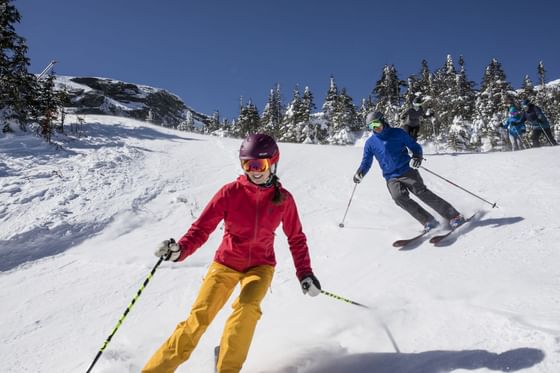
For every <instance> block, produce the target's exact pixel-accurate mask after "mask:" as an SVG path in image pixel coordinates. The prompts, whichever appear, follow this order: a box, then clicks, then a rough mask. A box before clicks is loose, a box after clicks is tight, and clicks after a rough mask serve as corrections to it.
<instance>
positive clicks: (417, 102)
mask: <svg viewBox="0 0 560 373" xmlns="http://www.w3.org/2000/svg"><path fill="white" fill-rule="evenodd" d="M422 104H423V102H422V99H421V98H420V97H416V98H414V100H412V105H413V106H417V107H419V106H422Z"/></svg>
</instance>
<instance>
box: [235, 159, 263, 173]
mask: <svg viewBox="0 0 560 373" xmlns="http://www.w3.org/2000/svg"><path fill="white" fill-rule="evenodd" d="M241 167H243V170H244V171H245V172H265V171H266V170H268V168H269V167H270V160H269V159H267V158H263V159H244V160H242V161H241Z"/></svg>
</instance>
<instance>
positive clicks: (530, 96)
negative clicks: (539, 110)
mask: <svg viewBox="0 0 560 373" xmlns="http://www.w3.org/2000/svg"><path fill="white" fill-rule="evenodd" d="M535 95H536V93H535V85H534V84H533V81H532V80H531V78H530V77H529V75H528V74H525V76H524V77H523V82H522V83H521V94H520V98H521V99H527V100H529V101H534V100H535Z"/></svg>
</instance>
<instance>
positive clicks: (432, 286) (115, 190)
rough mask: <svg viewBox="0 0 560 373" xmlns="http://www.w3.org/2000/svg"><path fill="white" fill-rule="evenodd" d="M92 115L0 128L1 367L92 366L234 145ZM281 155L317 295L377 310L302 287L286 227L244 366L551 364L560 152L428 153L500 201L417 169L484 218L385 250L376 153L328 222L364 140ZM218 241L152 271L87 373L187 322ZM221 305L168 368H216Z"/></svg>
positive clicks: (557, 356)
mask: <svg viewBox="0 0 560 373" xmlns="http://www.w3.org/2000/svg"><path fill="white" fill-rule="evenodd" d="M86 118H87V122H88V123H87V124H86V126H85V136H83V137H80V138H77V137H74V136H63V135H57V136H56V138H55V140H56V143H57V144H58V147H57V146H54V145H46V144H45V143H43V142H42V141H41V140H39V139H38V138H35V137H32V136H19V137H18V136H16V137H15V138H14V137H9V138H8V137H0V155H1V156H2V157H1V159H0V224H1V227H2V229H1V231H0V256H1V258H2V260H1V262H0V312H1V314H2V315H3V317H2V319H0V331H1V333H0V343H1V345H2V347H1V349H0V361H1V362H2V363H1V364H0V371H2V372H7V373H23V372H33V373H36V372H47V373H50V372H53V373H54V372H56V373H59V372H62V373H65V372H68V373H70V372H72V373H74V372H77V371H85V370H86V369H87V367H88V366H89V364H90V362H91V361H92V359H93V357H94V356H95V354H96V353H97V351H98V350H99V348H100V347H101V345H102V343H103V341H104V340H105V338H106V337H107V336H108V335H109V334H110V332H111V330H112V329H113V327H114V326H115V324H116V322H117V320H118V318H119V317H120V315H121V314H122V312H123V311H124V310H125V308H126V306H127V305H128V304H129V302H130V301H131V299H132V297H133V296H134V294H136V292H137V290H138V288H139V287H140V286H141V285H142V283H143V281H144V279H145V278H146V276H147V274H148V273H149V271H150V270H151V268H152V267H153V265H154V264H155V262H156V260H157V258H155V257H154V256H153V255H152V251H153V248H154V246H155V245H156V244H157V242H159V241H161V240H163V239H166V238H169V237H175V238H178V237H179V236H180V235H181V234H183V233H184V232H185V231H186V229H187V228H188V226H189V225H190V223H192V221H194V219H196V217H197V216H198V215H199V213H200V211H201V209H202V208H203V207H204V206H205V204H206V203H207V202H208V201H209V199H210V198H211V197H212V195H213V194H214V193H215V192H216V191H217V190H218V188H219V187H221V186H222V185H223V184H225V183H226V182H229V181H232V180H233V179H234V178H235V177H236V176H237V175H238V174H239V173H240V169H239V161H238V159H237V151H238V147H239V143H240V140H237V139H227V138H219V137H209V136H202V135H196V134H190V133H181V132H176V131H173V130H169V129H165V128H161V127H156V126H152V125H149V124H146V123H143V122H138V121H135V120H130V119H123V118H117V117H109V116H86ZM73 119H74V118H72V116H69V118H68V120H69V121H72V120H73ZM427 148H429V147H427ZM280 149H281V154H282V155H281V159H280V163H279V175H280V178H281V181H282V182H283V183H284V184H285V185H286V187H287V188H288V189H289V190H290V191H291V192H292V194H293V195H294V197H295V199H296V201H297V203H298V209H299V212H300V215H301V218H302V222H303V225H304V230H305V232H306V234H307V236H308V243H309V246H310V250H311V254H312V258H313V268H314V270H315V273H316V274H317V276H318V277H319V279H320V280H321V283H322V285H323V287H324V289H325V290H327V291H331V292H333V293H335V294H340V295H341V296H343V297H347V298H349V299H352V300H354V301H357V302H360V303H363V304H365V305H368V306H370V307H371V308H370V309H363V308H359V307H355V306H353V305H350V304H347V303H344V302H341V301H338V300H335V299H332V298H330V297H326V296H319V297H316V298H310V297H304V296H302V294H301V290H300V288H299V283H298V282H297V280H296V278H295V274H294V269H293V263H292V259H291V257H290V255H289V250H288V245H287V243H286V240H285V237H284V234H283V232H282V231H281V229H279V230H278V232H277V234H278V239H277V240H276V254H277V261H278V265H277V268H276V275H275V278H274V281H273V284H272V287H271V291H270V293H269V294H268V296H267V297H266V298H265V300H264V302H263V306H262V308H263V318H262V319H261V321H260V322H259V325H258V327H257V332H256V334H255V338H254V341H253V344H252V347H251V352H250V354H249V358H248V360H247V362H246V364H245V368H244V370H243V371H244V372H247V373H318V372H322V373H335V372H336V373H339V372H345V373H358V372H359V373H363V372H383V373H386V372H414V373H424V372H426V373H441V372H451V371H453V372H466V371H469V372H471V371H473V372H495V371H502V372H506V371H508V372H509V371H523V372H538V373H542V372H546V373H548V372H557V371H560V321H559V318H558V314H559V312H560V290H559V289H560V275H558V271H557V269H556V267H557V263H558V259H560V258H559V256H560V255H559V253H558V250H557V248H556V246H557V242H558V241H559V240H560V220H559V219H558V214H557V206H558V203H559V202H560V195H559V193H558V191H557V190H558V189H557V184H556V183H555V182H554V181H555V180H556V179H557V178H558V177H560V171H559V170H558V169H557V168H555V167H554V166H553V164H551V163H550V162H548V159H550V158H553V159H555V157H557V155H558V148H542V149H530V150H527V151H521V152H515V153H489V154H452V155H451V154H430V153H429V152H426V153H427V154H426V158H428V160H427V161H426V162H425V165H426V167H428V168H429V169H431V170H434V171H436V172H441V174H443V175H445V176H446V177H447V178H449V179H450V180H453V181H454V182H456V183H458V184H459V185H463V186H465V187H467V188H469V189H471V190H472V191H473V192H474V193H476V194H479V195H482V196H484V197H485V198H488V199H491V200H492V202H494V201H496V202H497V204H498V208H496V209H492V208H490V207H489V206H488V205H485V204H484V203H483V202H481V201H479V200H477V199H475V198H473V197H471V196H468V195H466V194H465V193H464V192H462V191H460V190H458V189H456V188H453V187H451V186H450V185H449V184H448V183H446V182H445V181H443V180H441V179H438V178H436V177H433V176H430V175H429V174H428V173H425V172H424V173H422V176H423V178H424V180H425V181H426V184H427V185H428V187H430V189H432V190H433V191H434V192H436V193H438V194H440V195H441V196H442V197H444V198H446V199H447V200H449V201H450V202H452V204H453V205H454V206H455V207H457V208H458V209H459V210H460V211H462V212H463V213H464V214H465V215H470V214H472V213H473V212H475V211H479V214H478V215H477V217H476V219H474V220H473V221H472V222H470V223H469V224H468V225H467V226H465V227H463V228H461V232H460V233H459V234H457V235H453V236H451V237H449V239H446V240H445V241H444V242H442V243H441V245H440V246H438V247H434V246H433V245H431V244H429V243H428V242H427V241H424V242H422V243H420V244H419V245H417V246H415V247H414V248H412V249H411V250H407V251H398V250H395V248H393V247H392V246H391V243H392V242H393V241H394V240H395V239H397V238H400V237H408V236H409V235H411V234H415V233H416V232H417V231H418V230H419V229H420V226H417V224H416V223H415V222H414V221H413V220H412V219H411V218H410V217H408V216H407V215H406V214H405V213H404V212H402V211H400V210H399V209H398V207H396V206H395V205H394V203H393V202H392V200H391V199H390V196H389V195H388V192H387V190H386V186H385V183H384V181H383V180H382V179H381V176H380V171H379V168H378V166H377V164H374V165H373V167H372V169H371V171H370V173H369V174H368V175H367V176H366V178H365V179H364V181H363V182H362V183H361V184H360V185H359V186H358V188H357V190H356V193H355V196H354V198H353V200H352V202H351V206H350V209H349V213H348V216H347V219H346V221H345V228H342V229H341V228H339V227H338V223H340V221H341V219H342V217H343V214H344V211H345V208H346V206H347V204H348V200H349V197H350V195H351V192H352V188H353V183H352V174H353V172H354V171H355V169H356V167H357V165H358V164H359V161H360V159H361V151H362V149H361V147H359V146H356V147H339V146H323V145H299V144H281V145H280ZM493 198H494V199H495V200H494V199H493ZM221 235H222V231H221V227H219V228H218V229H217V230H216V232H215V233H214V234H213V235H212V236H211V237H210V239H209V241H208V243H206V244H205V245H204V246H203V247H202V248H201V249H200V250H199V251H198V252H197V253H195V254H194V255H193V256H192V257H190V258H188V259H187V260H186V261H184V262H182V263H180V264H175V263H166V262H164V263H163V264H162V265H161V266H160V267H159V269H158V271H157V273H156V275H155V276H154V277H153V278H152V280H151V282H150V284H149V285H148V286H147V287H146V289H145V290H144V292H143V293H142V296H141V298H140V299H139V301H138V302H137V304H135V306H134V308H133V309H132V311H131V313H130V314H129V315H128V316H127V318H126V320H125V321H124V323H123V324H122V326H121V327H120V329H119V330H118V332H117V333H116V335H115V337H114V338H113V340H112V341H111V343H110V344H109V345H108V347H107V349H106V350H105V351H104V353H103V355H102V357H101V359H100V360H99V362H98V363H97V365H96V368H95V369H94V371H95V372H100V373H101V372H104V373H117V372H118V373H122V372H138V371H139V370H140V369H141V367H142V366H143V364H144V363H145V361H146V360H147V359H148V358H149V356H150V355H151V353H153V352H154V350H155V349H156V348H157V347H158V346H159V345H160V344H161V343H162V342H163V341H164V339H165V338H166V337H167V336H168V335H169V333H170V332H171V330H172V329H173V328H174V326H175V324H176V323H178V322H179V321H181V320H183V319H184V318H185V317H186V315H187V314H188V310H189V306H190V304H191V303H192V301H193V300H194V297H195V296H196V293H197V291H198V287H199V285H200V281H201V279H202V277H203V276H204V274H205V272H206V269H207V266H208V264H209V262H210V261H211V259H212V257H213V253H214V250H215V248H216V247H217V245H218V244H219V242H220V239H221ZM234 298H235V297H232V299H231V300H230V302H229V303H228V305H226V306H225V307H224V310H223V311H222V312H220V313H219V314H218V316H217V317H216V319H215V321H214V322H213V323H212V325H211V326H210V327H209V328H208V331H207V332H206V334H205V335H204V336H203V338H202V339H201V341H200V343H199V346H198V347H197V349H196V350H195V351H194V352H193V354H192V356H191V359H190V360H189V361H188V362H187V363H186V364H184V365H182V366H181V367H180V368H179V369H178V370H177V372H178V373H188V372H191V373H205V372H211V371H212V367H211V365H212V360H213V358H212V351H213V346H214V345H216V344H217V343H218V341H219V337H220V334H221V331H222V328H223V324H224V322H225V320H226V317H227V316H228V314H229V307H230V304H231V301H233V299H234ZM384 325H385V326H386V327H387V328H388V329H387V330H385V329H384ZM388 333H390V335H389V334H388ZM391 338H393V341H391ZM395 347H396V348H398V350H399V351H400V352H396V351H395Z"/></svg>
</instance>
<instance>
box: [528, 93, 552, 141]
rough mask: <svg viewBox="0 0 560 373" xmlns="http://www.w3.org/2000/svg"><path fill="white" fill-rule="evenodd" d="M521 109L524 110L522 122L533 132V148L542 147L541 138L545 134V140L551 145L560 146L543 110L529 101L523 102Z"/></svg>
mask: <svg viewBox="0 0 560 373" xmlns="http://www.w3.org/2000/svg"><path fill="white" fill-rule="evenodd" d="M521 107H522V108H523V118H522V120H523V121H524V122H525V124H526V125H527V128H528V129H531V130H533V132H532V133H531V142H532V145H533V147H539V146H541V144H540V137H541V135H542V134H544V137H545V139H546V140H547V142H548V143H549V144H550V145H558V143H557V142H556V140H555V139H554V135H553V134H552V131H551V129H550V123H549V121H548V119H547V118H546V116H545V115H544V113H543V111H542V109H541V108H540V107H538V106H537V105H535V104H533V103H531V102H530V101H529V100H523V101H521Z"/></svg>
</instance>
